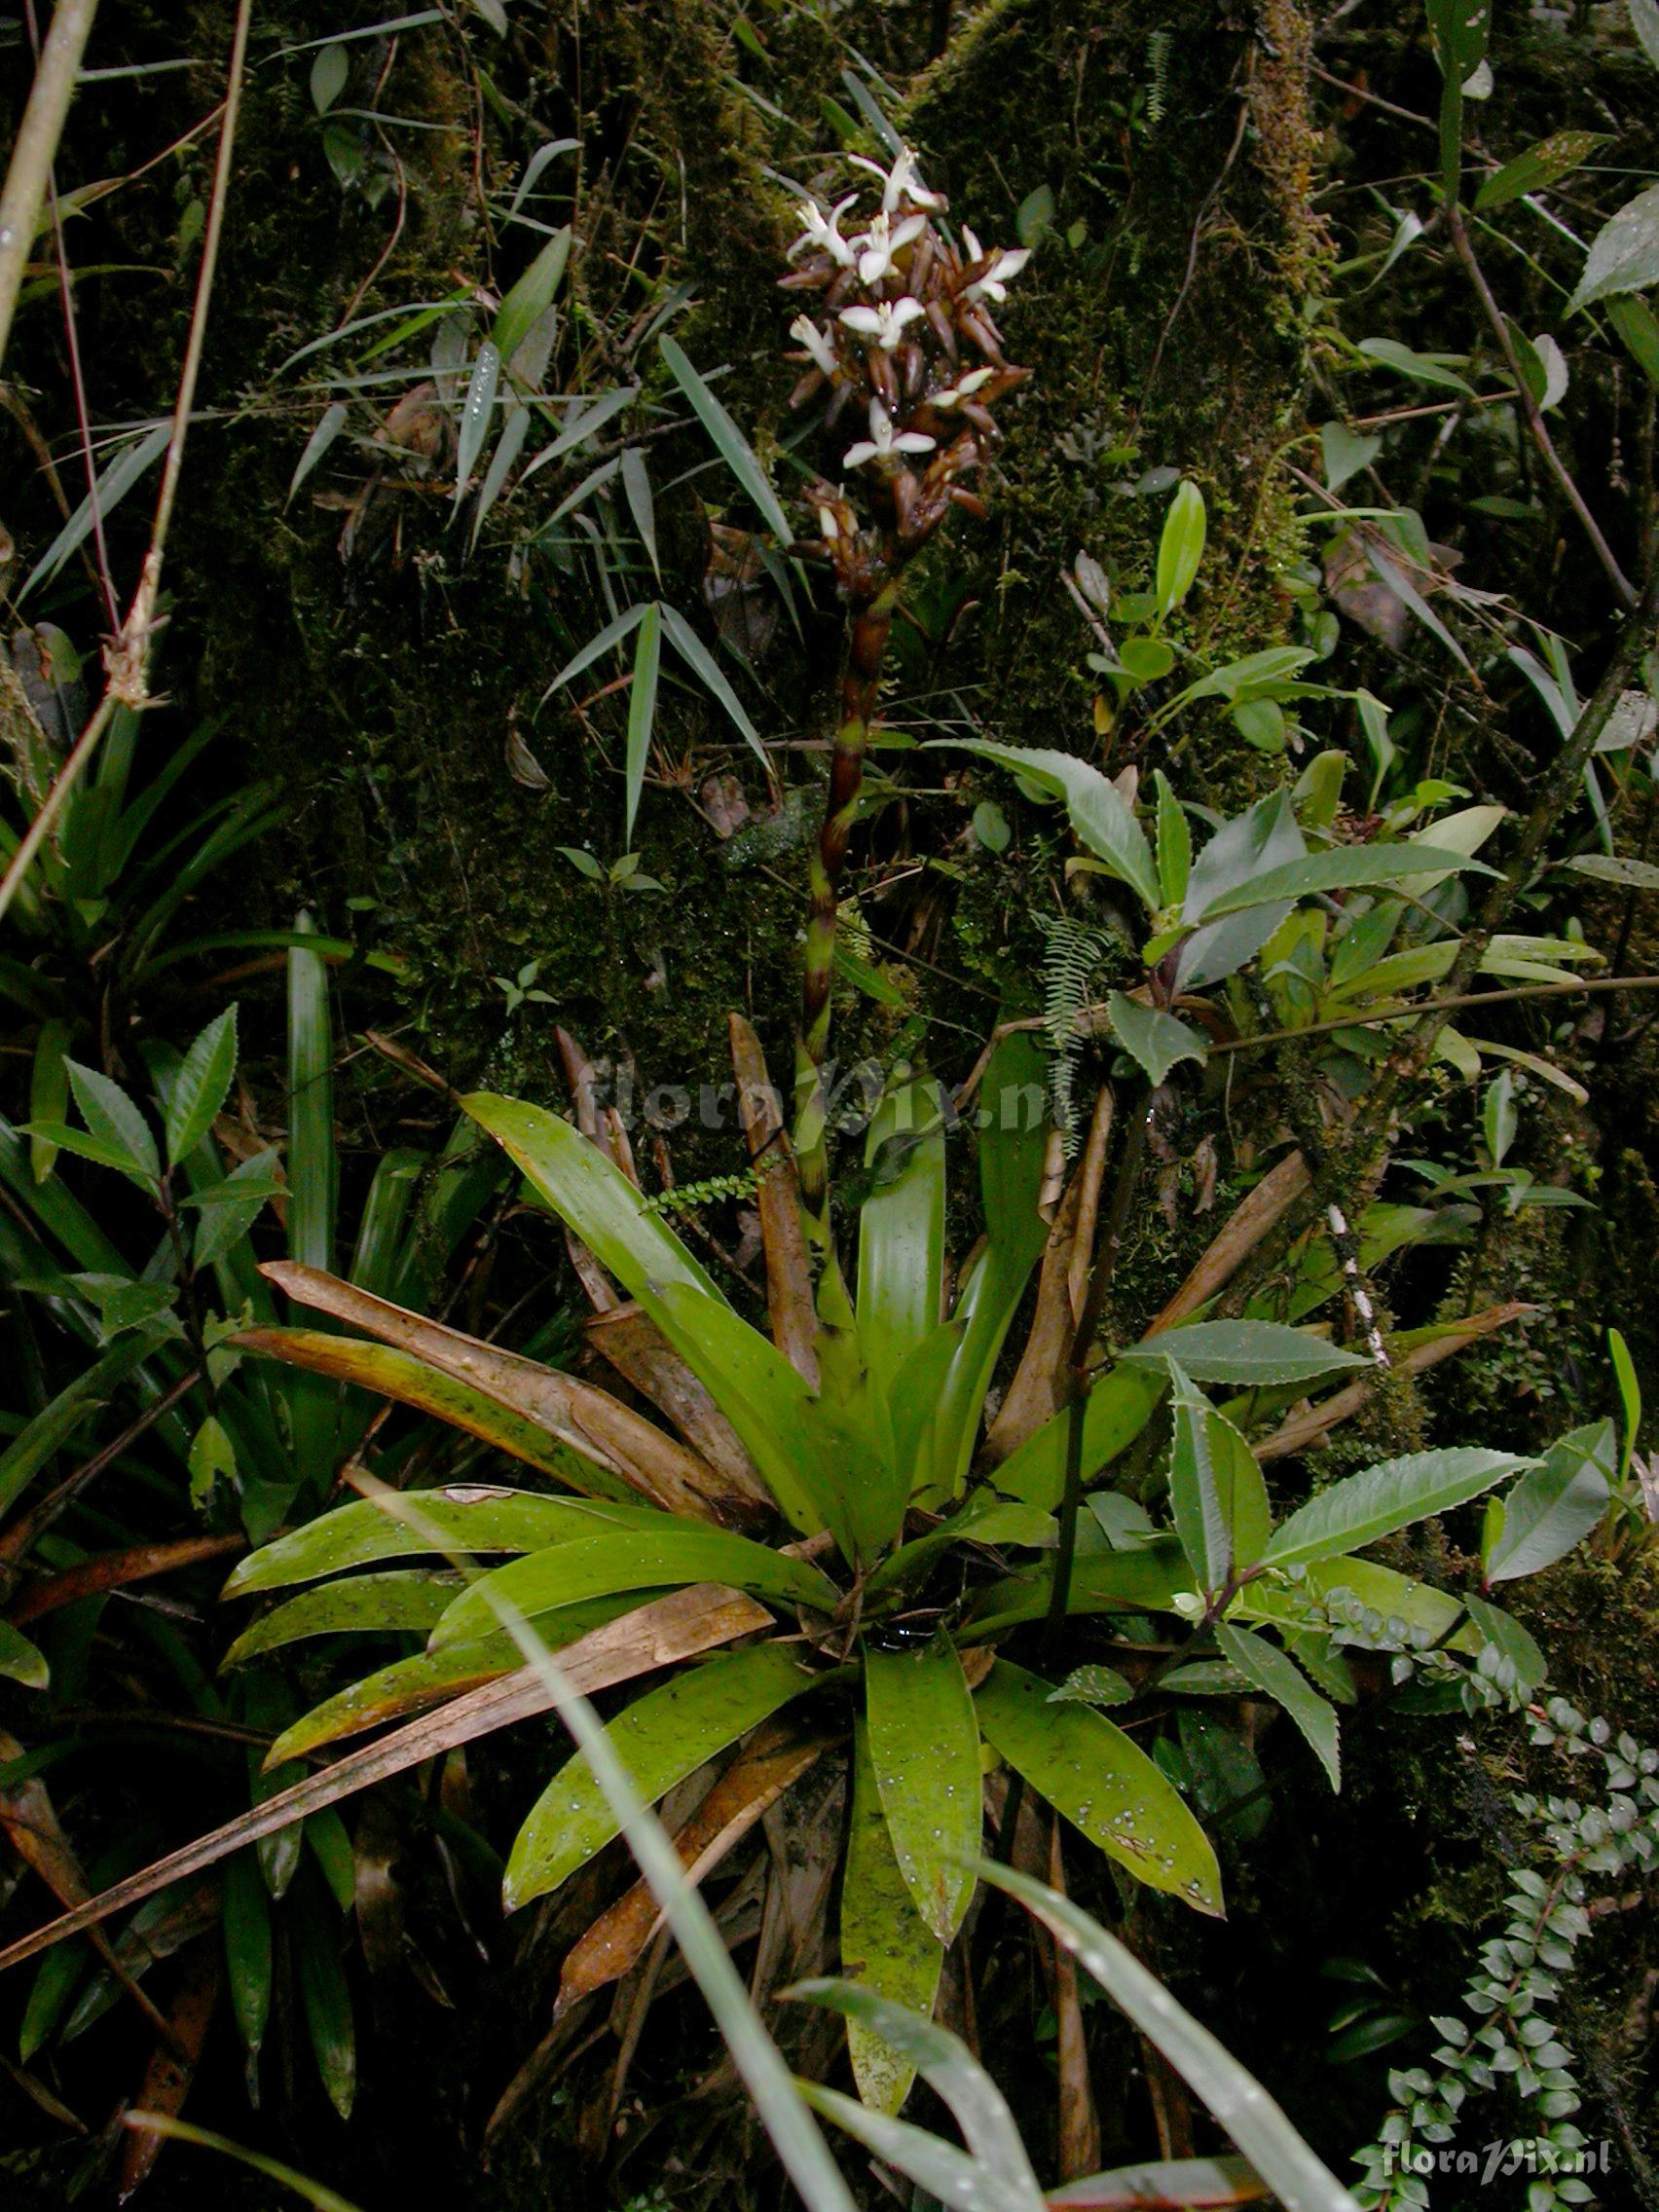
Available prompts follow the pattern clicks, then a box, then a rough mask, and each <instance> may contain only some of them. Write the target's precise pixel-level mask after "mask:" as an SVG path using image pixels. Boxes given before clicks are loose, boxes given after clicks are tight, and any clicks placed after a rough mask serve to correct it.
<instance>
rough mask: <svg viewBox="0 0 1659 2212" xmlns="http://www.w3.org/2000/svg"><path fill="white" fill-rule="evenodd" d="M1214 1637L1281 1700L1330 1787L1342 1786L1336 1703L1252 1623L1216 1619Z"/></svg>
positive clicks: (1268, 1692) (1262, 1687) (1240, 1667)
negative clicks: (1242, 1625) (1244, 1624)
mask: <svg viewBox="0 0 1659 2212" xmlns="http://www.w3.org/2000/svg"><path fill="white" fill-rule="evenodd" d="M1215 1640H1216V1641H1217V1643H1219V1644H1220V1646H1221V1649H1222V1651H1223V1653H1224V1655H1225V1656H1226V1657H1227V1658H1228V1659H1229V1660H1230V1661H1231V1662H1232V1664H1233V1665H1234V1666H1235V1667H1236V1668H1237V1670H1238V1672H1239V1673H1240V1674H1241V1675H1243V1676H1245V1677H1247V1678H1248V1679H1249V1680H1250V1681H1252V1682H1254V1683H1255V1685H1256V1687H1257V1688H1258V1689H1259V1690H1260V1691H1262V1693H1263V1694H1264V1696H1267V1697H1271V1698H1272V1701H1273V1703H1274V1704H1275V1705H1281V1706H1283V1708H1284V1710H1285V1712H1286V1713H1288V1714H1289V1715H1290V1717H1291V1719H1292V1720H1293V1721H1294V1722H1295V1723H1296V1725H1297V1727H1298V1728H1299V1729H1300V1730H1301V1732H1302V1734H1303V1736H1304V1737H1306V1739H1307V1741H1308V1745H1309V1750H1310V1751H1312V1752H1313V1755H1314V1756H1315V1758H1317V1760H1318V1761H1319V1764H1320V1765H1321V1766H1322V1767H1323V1768H1324V1770H1325V1779H1326V1780H1327V1781H1328V1782H1329V1783H1330V1785H1331V1788H1333V1789H1340V1788H1342V1786H1343V1785H1342V1753H1341V1747H1340V1743H1339V1739H1338V1729H1337V1709H1336V1707H1335V1706H1334V1705H1331V1704H1330V1703H1329V1702H1328V1701H1327V1700H1326V1699H1324V1698H1322V1697H1321V1696H1320V1695H1319V1693H1318V1691H1317V1690H1316V1689H1314V1688H1313V1686H1312V1684H1311V1683H1310V1682H1309V1680H1308V1677H1306V1676H1305V1675H1304V1674H1303V1673H1302V1671H1301V1669H1300V1668H1299V1667H1298V1666H1297V1664H1296V1662H1295V1661H1294V1660H1293V1659H1289V1658H1287V1657H1286V1656H1285V1654H1284V1653H1283V1652H1282V1651H1281V1650H1280V1649H1279V1648H1278V1646H1277V1645H1276V1644H1273V1643H1270V1642H1269V1641H1268V1640H1267V1638H1266V1637H1265V1636H1258V1635H1257V1634H1256V1632H1255V1630H1254V1629H1248V1628H1239V1627H1238V1626H1237V1625H1236V1624H1235V1623H1234V1622H1231V1621H1218V1622H1217V1624H1216V1631H1215Z"/></svg>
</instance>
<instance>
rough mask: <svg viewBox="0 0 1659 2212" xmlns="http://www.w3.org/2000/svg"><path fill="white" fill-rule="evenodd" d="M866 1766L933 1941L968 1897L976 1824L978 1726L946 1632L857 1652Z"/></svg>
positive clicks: (944, 1937)
mask: <svg viewBox="0 0 1659 2212" xmlns="http://www.w3.org/2000/svg"><path fill="white" fill-rule="evenodd" d="M865 1701H866V1713H867V1715H868V1724H869V1756H870V1766H871V1768H872V1770H873V1772H874V1775H875V1780H876V1787H877V1789H878V1791H879V1792H880V1797H881V1809H882V1812H883V1813H884V1814H885V1816H886V1820H887V1832H888V1837H889V1840H890V1841H891V1843H892V1846H893V1855H894V1858H895V1859H896V1860H897V1861H898V1864H899V1871H900V1872H901V1874H903V1877H904V1882H905V1886H906V1887H907V1889H908V1890H909V1892H910V1896H911V1898H912V1899H914V1900H915V1907H916V1910H917V1911H918V1912H919V1913H920V1914H921V1916H922V1918H923V1920H925V1921H926V1922H927V1924H928V1926H929V1927H930V1928H931V1929H932V1930H933V1932H934V1934H935V1935H936V1936H938V1937H939V1939H940V1942H941V1943H948V1942H950V1941H951V1940H952V1939H953V1938H954V1936H955V1935H956V1931H957V1930H958V1928H960V1927H961V1925H962V1916H963V1914H964V1913H965V1912H966V1911H967V1909H968V1904H969V1900H970V1899H971V1898H972V1897H973V1895H974V1874H973V1866H974V1862H975V1860H976V1859H977V1857H978V1853H979V1836H980V1829H981V1825H982V1815H981V1807H980V1797H981V1793H982V1784H981V1778H980V1771H979V1724H978V1721H977V1719H976V1717H975V1713H974V1699H973V1696H972V1694H971V1693H970V1691H969V1688H968V1682H967V1677H965V1676H964V1674H963V1672H962V1662H961V1660H960V1659H959V1658H958V1657H957V1655H956V1649H955V1646H954V1645H953V1644H952V1643H951V1641H950V1639H949V1638H948V1637H946V1636H942V1635H941V1636H938V1637H936V1638H935V1639H934V1640H933V1641H932V1642H931V1643H925V1644H921V1645H918V1646H917V1647H916V1648H915V1649H913V1650H908V1651H904V1650H899V1651H886V1650H883V1649H881V1648H880V1647H879V1645H876V1644H873V1643H871V1644H866V1649H865Z"/></svg>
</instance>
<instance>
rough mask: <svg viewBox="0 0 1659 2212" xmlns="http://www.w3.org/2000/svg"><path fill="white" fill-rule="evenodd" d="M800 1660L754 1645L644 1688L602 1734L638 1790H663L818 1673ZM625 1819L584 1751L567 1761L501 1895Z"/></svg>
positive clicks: (549, 1878) (527, 1892)
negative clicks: (657, 1685)
mask: <svg viewBox="0 0 1659 2212" xmlns="http://www.w3.org/2000/svg"><path fill="white" fill-rule="evenodd" d="M822 1679H823V1677H815V1676H813V1675H812V1674H810V1673H808V1672H807V1671H806V1669H804V1668H803V1667H802V1666H801V1664H800V1654H799V1649H798V1646H796V1645H793V1644H786V1643H779V1642H768V1643H757V1644H755V1645H753V1646H752V1647H751V1648H750V1649H749V1650H747V1651H729V1652H723V1653H721V1654H720V1656H719V1658H716V1659H711V1660H709V1661H708V1662H707V1664H706V1665H704V1666H701V1667H696V1668H688V1669H686V1670H684V1671H683V1672H682V1673H681V1674H679V1675H677V1676H676V1677H674V1678H673V1680H671V1681H668V1682H665V1683H663V1685H662V1686H661V1688H660V1689H654V1690H647V1691H646V1693H645V1696H644V1697H641V1698H636V1699H635V1701H634V1703H633V1704H632V1705H630V1706H627V1707H625V1708H624V1709H623V1711H622V1712H621V1713H619V1714H617V1716H616V1718H615V1719H614V1720H613V1721H611V1723H610V1725H609V1727H608V1729H607V1731H606V1734H607V1736H608V1739H609V1743H610V1748H611V1750H612V1751H614V1752H615V1754H616V1756H617V1757H618V1758H619V1759H620V1760H621V1761H622V1764H623V1765H624V1767H625V1768H626V1769H627V1771H628V1774H629V1775H630V1777H631V1778H632V1780H633V1783H634V1786H635V1788H637V1789H638V1790H639V1792H640V1794H641V1795H642V1796H643V1797H645V1798H646V1799H647V1800H652V1799H655V1798H658V1797H660V1796H661V1795H662V1794H663V1792H664V1791H665V1790H668V1789H672V1788H673V1787H674V1785H675V1784H676V1783H677V1782H682V1781H683V1780H684V1779H685V1777H686V1776H687V1775H688V1774H690V1773H692V1772H693V1771H694V1770H695V1769H696V1768H697V1767H699V1766H701V1765H702V1763H703V1761H704V1760H705V1759H710V1758H713V1757H714V1756H715V1754H716V1752H717V1751H723V1750H724V1749H725V1747H726V1746H727V1745H728V1744H731V1743H735V1742H736V1740H737V1738H738V1737H739V1736H743V1735H746V1734H747V1733H748V1731H749V1730H750V1729H751V1728H754V1727H756V1726H757V1725H758V1724H759V1723H760V1722H761V1721H762V1720H764V1719H766V1718H767V1717H768V1716H769V1715H770V1714H774V1713H776V1712H777V1711H778V1709H779V1707H780V1706H783V1705H787V1704H788V1703H790V1701H791V1700H792V1699H793V1698H796V1697H799V1696H801V1695H803V1694H804V1693H805V1692H806V1691H807V1690H810V1689H812V1688H813V1687H814V1686H815V1684H816V1683H817V1682H818V1681H820V1680H822ZM620 1826H621V1822H620V1820H619V1819H618V1817H617V1815H616V1813H615V1812H614V1810H613V1809H612V1807H611V1805H610V1804H609V1802H608V1799H607V1797H606V1794H605V1792H604V1790H603V1789H602V1788H600V1785H599V1783H598V1782H597V1781H596V1780H595V1778H594V1772H593V1768H592V1767H591V1765H590V1764H589V1762H588V1760H587V1757H586V1756H585V1754H583V1753H581V1752H578V1753H577V1754H576V1756H575V1757H574V1758H572V1759H571V1760H570V1761H569V1762H568V1763H567V1764H566V1765H565V1766H563V1767H562V1768H561V1769H560V1771H559V1773H558V1774H557V1775H556V1776H555V1777H554V1779H553V1780H552V1782H550V1783H549V1784H548V1786H547V1788H545V1789H544V1790H543V1791H542V1793H541V1795H540V1796H539V1797H538V1798H537V1799H536V1801H535V1805H534V1806H533V1807H532V1808H531V1812H530V1815H529V1817H528V1819H527V1820H526V1821H525V1824H524V1825H523V1826H522V1827H521V1828H520V1829H519V1832H518V1834H517V1836H516V1837H515V1838H514V1841H513V1848H512V1851H511V1853H510V1855H509V1857H508V1860H507V1871H506V1878H505V1881H504V1883H503V1885H502V1900H503V1902H504V1904H505V1906H506V1909H507V1910H508V1911H509V1912H516V1911H517V1910H518V1908H519V1906H520V1905H523V1904H528V1903H529V1901H530V1900H531V1899H532V1898H537V1897H543V1896H545V1895H546V1894H547V1892H548V1891H550V1890H556V1889H557V1888H558V1887H559V1885H560V1883H561V1882H564V1881H566V1880H568V1879H569V1877H570V1876H571V1874H573V1873H574V1872H575V1870H576V1868H577V1867H578V1866H581V1865H585V1864H586V1862H587V1861H588V1860H590V1859H591V1858H592V1857H593V1855H594V1853H595V1852H596V1851H599V1850H601V1849H603V1847H604V1846H605V1845H606V1844H608V1842H609V1841H610V1840H611V1838H612V1837H613V1836H614V1835H615V1834H616V1833H617V1832H618V1830H619V1828H620Z"/></svg>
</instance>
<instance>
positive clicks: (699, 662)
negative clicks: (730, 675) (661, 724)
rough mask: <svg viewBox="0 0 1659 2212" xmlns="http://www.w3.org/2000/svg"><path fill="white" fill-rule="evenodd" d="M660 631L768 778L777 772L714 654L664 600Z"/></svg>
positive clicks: (678, 611)
mask: <svg viewBox="0 0 1659 2212" xmlns="http://www.w3.org/2000/svg"><path fill="white" fill-rule="evenodd" d="M662 630H663V636H664V637H665V638H666V639H667V640H668V642H669V644H670V645H672V646H673V647H674V649H675V651H676V652H677V653H678V654H679V655H680V657H681V659H682V661H684V663H685V665H686V667H687V668H689V669H690V671H691V673H692V675H693V676H695V677H696V678H697V680H698V682H700V683H701V684H702V685H703V687H704V688H705V690H707V691H708V692H709V694H710V696H711V697H712V698H714V699H715V700H716V701H718V703H719V705H720V706H721V707H723V708H724V709H725V712H726V713H727V715H729V716H730V718H731V719H732V721H733V723H734V724H735V725H736V727H737V728H738V729H739V730H740V731H741V732H742V735H743V738H744V741H745V743H746V744H747V745H748V746H749V748H750V750H751V752H753V754H754V755H755V756H756V759H757V760H758V761H759V763H760V765H761V767H762V768H764V769H765V771H766V774H767V776H768V777H772V776H775V774H776V770H775V769H774V768H773V766H772V757H771V755H770V754H769V753H768V752H767V751H766V748H765V746H764V745H763V744H762V743H761V741H760V733H759V731H758V730H757V729H756V727H755V724H754V723H753V722H752V721H751V720H750V719H749V716H748V714H747V713H746V712H745V710H744V706H743V702H742V700H741V699H739V697H738V695H737V693H736V692H735V691H734V690H733V689H732V687H731V685H730V684H729V683H728V682H726V680H725V677H724V675H723V674H722V673H721V670H720V667H719V662H718V661H717V660H716V659H715V656H714V654H713V653H712V652H710V650H709V648H708V646H707V645H704V643H703V641H702V639H701V638H699V637H698V635H697V633H696V631H695V630H693V629H692V627H691V625H690V623H689V622H687V621H686V619H685V617H684V615H683V614H682V613H681V611H680V609H679V608H678V607H671V606H670V605H669V604H668V602H667V600H664V601H663V603H662Z"/></svg>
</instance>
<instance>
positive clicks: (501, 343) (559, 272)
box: [490, 225, 571, 361]
mask: <svg viewBox="0 0 1659 2212" xmlns="http://www.w3.org/2000/svg"><path fill="white" fill-rule="evenodd" d="M570 258H571V232H570V227H569V225H567V226H566V227H565V228H564V229H563V230H559V231H555V232H554V234H553V236H552V237H551V238H550V239H549V240H548V241H547V243H546V244H545V245H544V246H543V247H542V249H541V251H540V252H539V253H538V254H537V255H536V257H535V260H534V261H533V262H532V263H531V265H530V267H529V268H528V269H527V270H526V271H525V273H524V275H523V276H521V277H520V278H519V280H518V282H517V283H516V284H515V285H514V286H513V288H512V290H511V291H510V292H509V293H508V294H507V296H506V298H505V299H504V300H503V301H502V302H501V304H500V306H499V307H498V309H497V311H496V320H495V323H494V325H493V326H492V328H491V331H490V338H491V343H492V344H493V345H494V346H495V349H496V351H497V354H498V356H499V358H500V359H501V360H503V361H510V360H511V359H512V357H513V355H514V354H515V353H516V352H517V351H518V350H519V347H520V345H521V344H522V343H523V341H524V340H525V338H526V337H527V336H528V335H529V333H530V329H531V326H532V325H533V324H534V323H535V322H537V321H538V320H539V319H540V317H541V316H542V315H543V314H544V313H546V312H547V309H548V308H549V307H550V306H551V304H552V300H553V295H554V293H555V292H556V291H557V290H558V289H559V284H560V280H561V278H562V277H563V276H564V274H565V265H566V263H567V262H568V261H569V260H570Z"/></svg>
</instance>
